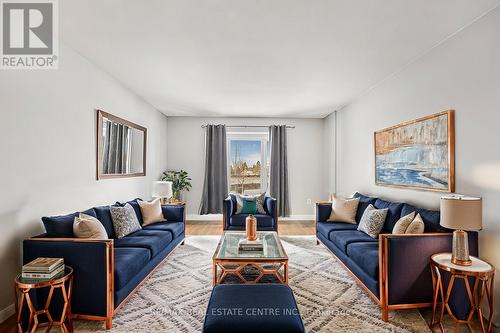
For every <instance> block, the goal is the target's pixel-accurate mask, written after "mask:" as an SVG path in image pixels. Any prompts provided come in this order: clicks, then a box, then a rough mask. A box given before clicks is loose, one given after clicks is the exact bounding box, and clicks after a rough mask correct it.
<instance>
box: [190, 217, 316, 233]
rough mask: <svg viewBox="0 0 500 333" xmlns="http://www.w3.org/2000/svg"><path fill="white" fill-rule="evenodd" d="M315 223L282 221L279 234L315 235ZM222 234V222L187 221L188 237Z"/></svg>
mask: <svg viewBox="0 0 500 333" xmlns="http://www.w3.org/2000/svg"><path fill="white" fill-rule="evenodd" d="M314 228H315V227H314V221H292V220H290V221H280V222H279V223H278V232H279V234H280V235H288V236H299V235H314V234H315V229H314ZM220 234H222V221H187V222H186V236H194V235H220Z"/></svg>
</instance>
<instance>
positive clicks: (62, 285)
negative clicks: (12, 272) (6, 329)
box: [14, 266, 73, 332]
mask: <svg viewBox="0 0 500 333" xmlns="http://www.w3.org/2000/svg"><path fill="white" fill-rule="evenodd" d="M14 282H15V288H14V292H15V297H16V303H15V306H16V318H17V331H18V332H23V325H22V313H23V308H24V307H25V304H26V306H27V307H28V310H29V315H30V316H29V321H28V329H27V331H26V332H35V331H36V329H37V328H38V327H47V330H46V332H48V331H50V329H51V328H52V327H54V326H59V327H60V328H61V331H62V332H73V325H72V323H71V291H72V288H73V269H72V268H71V267H69V266H65V269H64V274H63V275H62V276H60V277H58V278H56V279H53V280H49V281H43V282H33V280H32V279H25V278H23V277H22V276H21V274H19V275H18V276H17V277H16V278H15V281H14ZM38 288H50V290H49V294H48V296H47V300H46V302H45V305H44V308H43V309H41V310H37V309H36V308H35V305H34V304H33V302H32V300H31V296H30V291H31V290H33V289H38ZM56 289H60V290H61V295H62V299H63V309H62V312H61V318H60V319H59V320H58V321H57V320H54V318H52V315H51V314H50V311H49V307H50V303H51V301H52V297H53V296H54V291H55V290H56ZM40 315H44V316H45V317H46V318H47V321H46V322H43V323H40V321H39V319H38V316H40Z"/></svg>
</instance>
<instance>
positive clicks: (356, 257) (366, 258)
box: [347, 242, 379, 280]
mask: <svg viewBox="0 0 500 333" xmlns="http://www.w3.org/2000/svg"><path fill="white" fill-rule="evenodd" d="M347 255H348V256H349V258H351V259H352V260H353V261H354V262H355V263H356V264H357V265H358V266H359V268H361V269H362V270H363V271H364V272H365V273H366V274H367V275H368V276H370V277H372V278H373V279H376V280H378V278H379V276H378V272H379V271H378V242H361V243H350V244H348V245H347Z"/></svg>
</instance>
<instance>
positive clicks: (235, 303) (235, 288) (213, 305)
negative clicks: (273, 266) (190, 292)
mask: <svg viewBox="0 0 500 333" xmlns="http://www.w3.org/2000/svg"><path fill="white" fill-rule="evenodd" d="M264 308H265V309H274V311H273V312H274V313H273V312H271V311H268V312H267V313H264V312H263V313H258V312H257V311H258V310H259V309H264ZM228 309H232V310H234V311H233V313H228V312H227V310H228ZM225 310H226V311H225ZM222 332H238V333H256V332H266V333H270V332H273V333H303V332H305V329H304V324H303V323H302V319H301V317H300V313H299V310H298V307H297V303H296V302H295V297H294V296H293V293H292V290H291V289H290V287H288V286H286V285H281V284H279V285H277V284H257V285H248V284H229V285H218V286H216V287H214V289H213V290H212V295H211V297H210V301H209V302H208V308H207V313H206V316H205V323H204V325H203V333H222Z"/></svg>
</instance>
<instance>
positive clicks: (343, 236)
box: [329, 230, 378, 254]
mask: <svg viewBox="0 0 500 333" xmlns="http://www.w3.org/2000/svg"><path fill="white" fill-rule="evenodd" d="M329 239H330V240H331V241H332V242H333V243H334V244H335V245H336V246H337V247H338V248H339V249H340V250H341V251H342V252H344V253H345V254H347V245H349V244H351V243H359V242H375V243H378V239H377V238H371V237H370V236H368V235H367V234H365V233H364V232H362V231H357V230H340V231H335V232H331V233H330V238H329Z"/></svg>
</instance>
